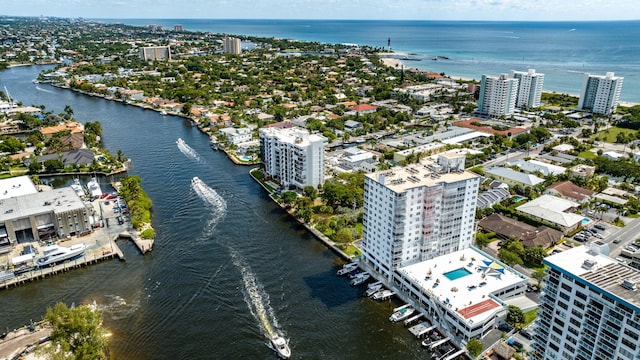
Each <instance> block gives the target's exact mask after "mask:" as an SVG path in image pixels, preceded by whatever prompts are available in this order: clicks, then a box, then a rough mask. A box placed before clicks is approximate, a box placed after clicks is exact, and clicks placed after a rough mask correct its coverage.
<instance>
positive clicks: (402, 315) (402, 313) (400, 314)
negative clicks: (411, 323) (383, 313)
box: [389, 307, 416, 322]
mask: <svg viewBox="0 0 640 360" xmlns="http://www.w3.org/2000/svg"><path fill="white" fill-rule="evenodd" d="M415 311H416V309H414V308H412V307H406V308H403V309H400V310H398V311H396V312H394V313H393V314H391V316H389V321H391V322H398V321H402V320H404V319H406V318H408V317H409V316H411V314H413V313H414V312H415Z"/></svg>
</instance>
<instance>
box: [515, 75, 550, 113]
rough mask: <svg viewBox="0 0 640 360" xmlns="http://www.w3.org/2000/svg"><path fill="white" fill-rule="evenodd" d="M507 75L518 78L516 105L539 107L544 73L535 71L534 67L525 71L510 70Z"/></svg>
mask: <svg viewBox="0 0 640 360" xmlns="http://www.w3.org/2000/svg"><path fill="white" fill-rule="evenodd" d="M509 75H510V77H512V78H514V79H518V96H517V98H516V107H519V108H521V107H529V108H536V107H540V98H541V97H542V85H543V84H544V74H540V73H536V70H535V69H529V70H528V71H526V72H525V71H516V70H511V72H510V74H509Z"/></svg>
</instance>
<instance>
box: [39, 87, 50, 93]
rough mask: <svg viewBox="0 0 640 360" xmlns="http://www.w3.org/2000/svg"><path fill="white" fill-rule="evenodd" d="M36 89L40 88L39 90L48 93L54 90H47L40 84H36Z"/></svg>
mask: <svg viewBox="0 0 640 360" xmlns="http://www.w3.org/2000/svg"><path fill="white" fill-rule="evenodd" d="M36 90H38V91H44V92H47V93H53V91H51V90H47V89H43V88H41V87H40V86H36Z"/></svg>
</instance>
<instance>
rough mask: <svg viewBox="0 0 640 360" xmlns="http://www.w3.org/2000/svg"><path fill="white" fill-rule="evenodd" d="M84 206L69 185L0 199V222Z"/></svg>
mask: <svg viewBox="0 0 640 360" xmlns="http://www.w3.org/2000/svg"><path fill="white" fill-rule="evenodd" d="M84 207H85V205H84V203H83V202H82V200H81V199H80V197H78V194H76V193H75V191H73V189H72V188H71V187H64V188H59V189H53V190H50V191H43V192H36V193H35V194H27V195H23V196H19V197H14V198H10V199H2V200H0V209H2V211H0V223H2V222H5V221H7V220H11V219H19V218H25V217H28V216H31V215H37V214H43V213H46V212H50V211H53V212H54V213H59V212H64V211H71V210H75V209H81V208H84Z"/></svg>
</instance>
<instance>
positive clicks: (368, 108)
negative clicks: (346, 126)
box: [349, 104, 378, 115]
mask: <svg viewBox="0 0 640 360" xmlns="http://www.w3.org/2000/svg"><path fill="white" fill-rule="evenodd" d="M377 108H378V107H377V106H375V105H369V104H360V105H356V106H352V107H350V108H349V109H350V110H351V111H355V112H356V113H357V114H358V115H362V114H370V113H374V112H376V109H377Z"/></svg>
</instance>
